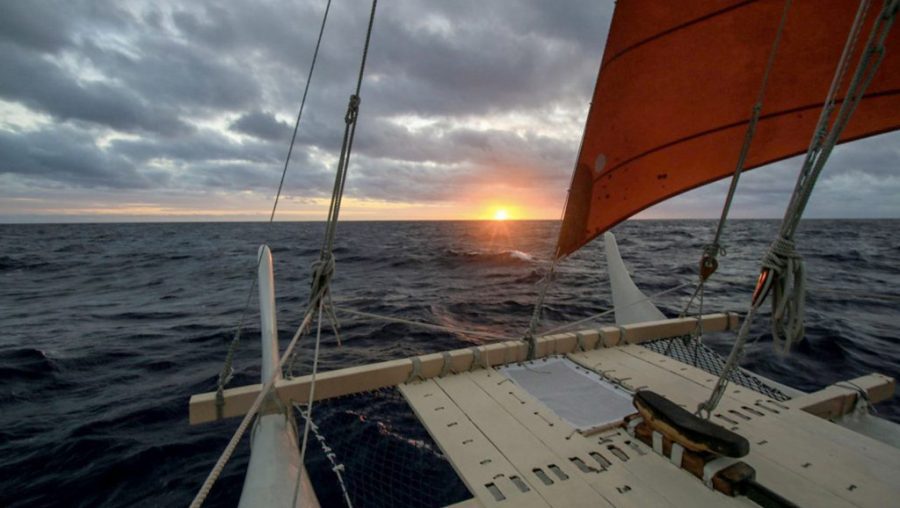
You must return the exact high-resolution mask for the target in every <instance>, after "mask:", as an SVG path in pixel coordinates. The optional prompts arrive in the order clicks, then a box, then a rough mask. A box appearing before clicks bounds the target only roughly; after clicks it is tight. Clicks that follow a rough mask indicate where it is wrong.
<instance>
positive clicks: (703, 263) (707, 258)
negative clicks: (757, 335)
mask: <svg viewBox="0 0 900 508" xmlns="http://www.w3.org/2000/svg"><path fill="white" fill-rule="evenodd" d="M791 5H792V0H785V2H784V9H783V10H782V12H781V20H780V21H779V22H778V29H777V30H776V31H775V39H774V40H773V41H772V47H771V49H770V50H769V57H768V60H767V61H766V67H765V70H764V71H763V77H762V83H761V84H760V86H759V92H757V95H756V102H755V103H754V104H753V112H752V114H751V115H750V121H749V122H748V123H747V131H746V132H745V133H744V142H743V144H742V145H741V151H740V153H739V155H738V160H737V165H736V166H735V168H734V174H733V175H732V177H731V185H730V186H729V187H728V195H727V196H726V197H725V204H724V205H723V206H722V214H721V216H720V217H719V223H718V225H717V226H716V233H715V235H714V236H713V241H712V242H711V243H710V244H709V245H706V246H705V247H704V249H703V255H702V256H701V258H700V279H699V281H698V283H697V288H696V289H695V290H694V293H693V294H692V295H691V297H690V299H689V300H688V303H687V305H686V306H685V308H684V311H683V312H682V313H681V316H682V317H683V316H685V315H687V314H688V312H690V309H691V305H693V303H694V299H695V298H696V297H697V295H698V294H700V293H702V288H703V285H704V284H705V283H706V280H707V279H708V278H709V277H710V276H711V275H712V274H713V273H714V272H715V271H716V269H717V268H718V267H719V261H718V256H719V255H720V254H721V255H725V249H724V248H723V247H722V233H723V232H724V231H725V224H726V223H727V222H728V213H729V212H730V211H731V204H732V202H733V201H734V195H735V193H736V191H737V186H738V181H739V180H740V178H741V173H742V172H743V171H744V166H745V165H746V163H747V155H748V154H749V153H750V147H751V146H752V144H753V137H754V136H755V135H756V126H757V124H758V123H759V116H760V114H761V113H762V108H763V100H764V99H765V97H766V88H768V85H769V76H770V75H771V73H772V67H774V65H775V56H776V55H777V54H778V45H779V44H780V43H781V36H782V34H783V33H784V26H785V25H786V24H787V19H788V13H789V12H790V10H791Z"/></svg>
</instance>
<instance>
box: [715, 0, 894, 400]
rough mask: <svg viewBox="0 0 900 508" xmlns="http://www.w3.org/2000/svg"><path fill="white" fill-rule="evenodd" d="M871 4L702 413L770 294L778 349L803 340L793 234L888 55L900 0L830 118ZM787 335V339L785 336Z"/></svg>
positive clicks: (877, 28) (890, 7)
mask: <svg viewBox="0 0 900 508" xmlns="http://www.w3.org/2000/svg"><path fill="white" fill-rule="evenodd" d="M868 7H869V2H868V1H867V0H863V1H862V2H860V7H859V10H858V11H857V14H856V18H855V19H854V21H853V25H852V28H851V30H850V33H849V35H848V37H847V42H846V44H845V45H844V51H843V53H842V54H841V59H840V61H839V64H838V67H837V69H836V71H835V76H834V79H833V80H832V83H831V88H830V89H829V92H828V95H827V97H826V101H825V103H824V105H823V108H822V112H821V114H820V117H819V122H818V125H817V127H816V130H815V133H814V134H813V138H812V141H811V142H810V146H809V150H808V151H807V154H806V158H805V160H804V162H803V166H802V168H801V170H800V174H799V176H798V178H797V184H796V187H795V189H794V193H793V195H792V196H791V201H790V203H789V205H788V207H787V210H786V212H785V216H784V220H783V221H782V224H781V228H780V230H779V234H778V237H777V238H776V239H775V241H774V242H773V243H772V246H771V247H770V248H769V251H768V252H767V253H766V255H765V257H764V259H763V262H762V265H763V268H762V271H761V272H760V275H759V279H758V281H757V284H756V289H755V290H754V291H753V296H752V299H751V305H750V309H749V310H748V311H747V315H746V316H745V317H744V322H743V323H742V324H741V328H740V331H739V332H738V336H737V339H736V340H735V343H734V345H733V346H732V349H731V352H730V353H729V355H728V360H727V361H726V365H725V368H724V369H723V372H722V374H721V375H720V376H719V380H718V381H717V383H716V386H715V388H714V389H713V391H712V393H711V394H710V397H709V399H708V400H707V401H705V402H703V403H701V404H700V405H699V406H698V408H697V414H699V415H701V416H704V417H706V418H709V416H710V414H711V413H712V410H713V409H715V407H716V406H717V405H718V403H719V401H720V400H721V399H722V395H723V394H724V391H725V388H726V386H727V385H728V375H729V373H730V372H731V371H732V370H733V369H735V368H736V367H737V365H738V363H739V362H740V359H741V357H742V355H743V350H744V345H745V343H746V341H747V336H748V335H749V333H750V324H751V322H752V320H753V317H754V316H755V315H756V312H757V311H758V309H759V307H760V306H761V305H762V304H763V302H765V300H766V297H767V296H768V295H769V293H770V292H772V293H773V296H772V337H773V342H774V344H775V347H776V348H778V347H779V346H781V350H782V351H787V350H788V349H789V348H790V346H791V344H792V342H794V341H796V340H799V339H800V338H802V334H803V311H804V298H805V286H806V282H805V273H804V267H803V260H802V258H800V256H799V254H797V252H796V250H795V245H794V242H793V237H794V233H795V232H796V229H797V226H798V225H799V223H800V219H801V217H802V215H803V211H804V209H805V207H806V203H807V202H808V201H809V196H810V195H811V193H812V189H813V186H814V185H815V183H816V179H817V178H818V176H819V174H820V173H821V171H822V169H823V168H824V166H825V162H826V161H827V160H828V156H829V155H830V154H831V151H832V150H833V149H834V146H835V145H836V144H837V142H838V141H839V140H840V136H841V133H842V132H843V130H844V127H846V125H847V122H848V121H849V120H850V117H851V116H852V115H853V112H854V111H855V110H856V107H857V106H858V105H859V102H860V100H862V98H863V95H864V94H865V90H866V88H867V87H868V85H869V83H871V81H872V79H873V78H874V76H875V72H876V70H877V69H878V66H879V64H880V63H881V61H882V59H883V58H884V53H885V46H884V41H885V40H886V39H887V36H888V34H889V33H890V30H891V27H892V26H893V23H894V20H895V18H896V15H897V11H898V9H900V0H888V1H886V2H885V3H884V7H883V8H882V10H881V12H880V13H879V14H878V16H877V18H876V19H875V21H874V23H873V25H872V29H871V32H870V34H869V38H868V41H867V43H866V46H865V48H864V49H863V52H862V55H861V56H860V59H859V62H858V64H857V66H856V71H855V72H854V74H853V78H852V79H851V80H850V83H849V85H848V86H847V91H846V93H845V98H844V101H843V102H842V103H841V107H840V109H839V110H838V113H837V116H836V117H835V119H834V122H833V123H831V128H830V130H829V122H830V120H831V113H832V110H833V109H834V106H835V104H836V103H837V94H838V92H839V90H840V87H841V83H842V81H843V75H844V73H845V72H846V70H847V68H848V67H849V65H850V60H851V58H852V54H853V48H854V46H855V44H856V40H857V38H858V37H859V35H860V32H861V30H862V27H863V24H864V22H865V18H866V12H867V10H868ZM782 337H783V338H782Z"/></svg>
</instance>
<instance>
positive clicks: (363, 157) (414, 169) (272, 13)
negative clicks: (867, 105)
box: [0, 0, 900, 222]
mask: <svg viewBox="0 0 900 508" xmlns="http://www.w3.org/2000/svg"><path fill="white" fill-rule="evenodd" d="M325 3H326V2H325V0H313V1H306V0H256V1H252V2H250V1H247V2H219V1H212V0H194V1H191V2H169V1H166V0H157V1H153V2H149V1H147V2H138V1H129V0H125V1H107V0H65V1H34V2H0V222H79V221H89V222H103V221H166V220H179V221H182V220H190V221H206V220H266V219H268V215H269V213H270V211H271V206H272V200H273V198H274V194H275V190H276V188H277V186H278V181H279V178H280V176H281V170H282V166H283V164H284V157H285V155H286V152H287V147H288V143H289V141H290V137H291V132H292V129H293V124H294V121H295V118H296V114H297V108H298V106H299V103H300V98H301V96H302V93H303V88H304V85H305V83H306V75H307V72H308V69H309V64H310V61H311V59H312V55H313V49H314V46H315V40H316V37H317V35H318V30H319V25H320V23H321V16H322V13H323V11H324V8H325ZM368 13H369V4H368V3H367V2H364V1H361V0H345V1H340V0H339V1H336V2H335V3H334V4H333V5H332V8H331V12H330V14H329V18H328V24H327V26H326V28H325V34H324V39H323V41H322V49H321V51H320V54H319V60H318V63H317V68H316V72H315V74H314V75H313V78H312V83H311V86H310V91H309V98H308V100H307V104H306V109H305V111H304V113H303V120H302V123H301V125H300V129H299V134H298V139H297V146H296V148H295V150H294V153H293V157H292V163H291V165H290V168H289V170H288V174H287V179H286V182H285V187H284V191H283V194H282V198H281V199H282V201H281V202H280V204H279V211H278V215H277V218H278V219H279V220H323V219H324V218H325V215H326V210H327V203H328V199H329V198H330V195H331V188H332V185H333V178H334V172H335V168H336V165H337V155H338V152H339V149H340V143H341V137H342V133H343V125H344V124H343V117H344V113H345V110H346V107H347V99H348V97H349V95H350V94H351V93H352V91H353V87H354V85H355V78H356V73H357V70H358V65H359V59H360V55H361V50H362V47H363V42H364V38H365V25H366V23H367V21H368ZM611 13H612V2H595V1H581V0H578V1H566V2H562V3H558V2H546V1H542V0H509V1H507V0H502V1H501V0H492V1H490V2H484V1H470V0H456V1H453V2H440V1H431V2H424V1H421V2H420V1H414V0H391V1H383V2H381V3H380V4H379V7H378V12H377V15H376V20H375V26H374V33H373V36H372V42H371V47H370V52H369V60H368V64H367V68H366V77H365V80H364V82H363V87H362V93H361V96H362V104H361V107H360V115H359V125H358V128H357V137H356V141H355V144H354V150H353V157H352V161H351V165H350V170H349V177H348V182H347V187H346V193H345V199H344V204H343V208H342V217H343V218H345V219H350V220H367V219H404V220H406V219H483V218H491V217H493V216H494V215H495V214H496V213H497V211H498V210H501V209H502V210H505V211H506V214H507V215H508V216H509V217H510V218H515V219H556V218H559V216H560V214H561V211H562V206H563V204H564V199H565V193H566V188H567V186H568V183H569V179H570V178H571V172H572V168H573V165H574V161H575V157H576V155H577V151H578V145H579V141H580V136H581V131H582V127H583V123H584V118H585V116H586V114H587V108H588V105H589V101H590V94H591V91H592V90H593V85H594V80H595V79H596V73H597V67H598V65H599V62H600V58H601V56H602V52H603V47H604V43H605V40H606V34H607V30H608V27H609V20H610V16H611ZM799 166H800V163H799V161H798V160H797V159H790V160H787V161H782V162H780V163H777V164H775V165H773V166H772V167H768V168H762V169H758V170H754V171H753V172H750V173H748V174H746V175H745V176H744V177H743V178H742V181H741V187H740V189H739V194H738V197H737V199H736V202H735V205H734V207H733V212H732V215H733V216H734V217H781V216H782V214H783V210H784V207H785V205H786V203H787V200H788V198H789V195H790V192H791V190H792V188H793V185H794V183H793V182H794V180H795V178H796V173H797V170H798V169H799ZM898 166H900V135H898V134H896V133H892V134H885V135H881V136H877V137H874V138H870V139H867V140H863V141H859V142H855V143H852V144H849V145H846V146H841V147H839V148H838V150H836V152H835V153H834V155H833V156H832V160H831V162H830V165H829V167H828V168H827V169H826V171H825V173H824V174H823V176H822V178H821V179H820V182H819V185H818V187H817V192H816V194H814V196H813V198H812V200H811V202H810V205H809V208H808V211H807V216H808V217H828V218H832V217H851V218H866V217H877V218H880V217H900V171H898ZM726 189H727V182H717V183H714V184H711V185H709V186H706V187H703V188H700V189H697V190H694V191H691V192H689V193H687V194H684V195H682V196H680V197H678V198H675V199H672V200H670V201H667V202H665V203H663V204H660V205H657V206H655V207H653V208H650V209H648V210H646V211H644V212H642V213H641V214H640V215H639V217H641V218H686V217H702V218H712V217H718V214H719V211H720V209H721V204H722V201H723V199H724V193H725V191H726Z"/></svg>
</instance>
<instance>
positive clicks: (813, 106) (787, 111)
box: [593, 88, 900, 182]
mask: <svg viewBox="0 0 900 508" xmlns="http://www.w3.org/2000/svg"><path fill="white" fill-rule="evenodd" d="M895 95H900V89H896V88H894V89H890V90H884V91H881V92H873V93H871V94H866V95H864V96H863V99H864V100H865V99H876V98H881V97H892V96H895ZM844 100H845V99H843V98H842V99H838V100H837V101H835V104H841V103H843V102H844ZM821 107H822V104H821V103H817V104H809V105H805V106H800V107H796V108H791V109H784V110H781V111H776V112H773V113H769V114H767V115H762V116H760V117H759V119H760V121H762V120H769V119H772V118H775V117H779V116H785V115H790V114H794V113H799V112H803V111H808V110H813V109H816V108H821ZM749 122H750V119H746V120H741V121H739V122H734V123H730V124H726V125H722V126H719V127H715V128H712V129H709V130H705V131H702V132H698V133H696V134H691V135H690V136H685V137H683V138H680V139H676V140H674V141H670V142H668V143H666V144H664V145H659V146H657V147H655V148H652V149H650V150H647V151H645V152H642V153H640V154H638V155H635V156H633V157H631V158H629V159H627V160H625V161H622V162H620V163H619V164H616V165H615V166H613V167H611V168H610V169H609V170H607V171H604V172H603V173H601V174H600V175H599V176H595V177H594V179H593V181H594V182H596V181H598V180H600V179H601V178H604V177H606V176H607V175H609V174H611V173H613V172H615V171H617V170H619V169H622V167H624V166H627V165H629V164H631V163H632V162H634V161H636V160H638V159H641V158H644V157H646V156H648V155H651V154H653V153H655V152H658V151H661V150H665V149H666V148H671V147H673V146H676V145H679V144H681V143H685V142H687V141H691V140H693V139H696V138H701V137H703V136H707V135H709V134H714V133H716V132H720V131H724V130H728V129H733V128H735V127H740V126H742V125H746V124H747V123H749ZM888 130H893V129H885V130H884V131H876V132H875V134H880V133H882V132H887V131H888ZM866 135H867V136H870V135H871V134H866ZM853 139H856V138H855V137H854V138H846V139H843V140H842V141H851V140H853ZM806 151H807V150H806V148H804V149H802V150H798V151H797V152H796V153H793V154H791V155H787V156H785V157H782V158H781V159H777V160H773V161H770V162H777V161H778V160H782V159H786V158H788V157H793V156H794V155H799V154H801V153H806ZM765 164H768V162H766V163H765ZM754 167H757V166H748V168H754ZM717 179H718V178H717Z"/></svg>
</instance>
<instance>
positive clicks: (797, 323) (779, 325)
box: [762, 236, 806, 353]
mask: <svg viewBox="0 0 900 508" xmlns="http://www.w3.org/2000/svg"><path fill="white" fill-rule="evenodd" d="M762 265H763V268H765V269H768V270H769V273H770V277H771V282H770V288H771V291H772V340H773V342H774V345H775V349H776V350H779V351H781V352H783V353H787V352H789V351H790V349H791V345H792V344H793V343H795V342H799V341H801V340H803V316H804V314H805V299H806V274H805V269H804V266H803V258H802V257H801V256H800V254H798V253H797V251H796V248H795V246H794V242H793V241H792V240H789V239H787V238H785V237H783V236H779V237H778V238H776V239H775V241H774V242H772V246H771V247H769V251H768V252H767V253H766V256H765V257H764V258H763V262H762Z"/></svg>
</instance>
